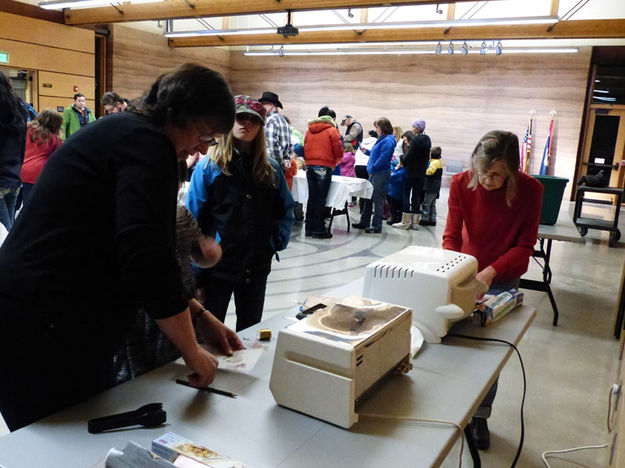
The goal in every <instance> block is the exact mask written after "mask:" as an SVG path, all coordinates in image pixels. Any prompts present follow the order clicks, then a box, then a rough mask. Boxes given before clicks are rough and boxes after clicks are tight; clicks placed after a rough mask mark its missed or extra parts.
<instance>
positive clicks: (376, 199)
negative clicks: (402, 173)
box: [360, 170, 391, 231]
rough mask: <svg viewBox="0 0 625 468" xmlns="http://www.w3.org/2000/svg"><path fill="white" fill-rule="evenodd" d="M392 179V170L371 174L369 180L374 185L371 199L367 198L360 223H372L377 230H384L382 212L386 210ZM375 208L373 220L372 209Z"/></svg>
mask: <svg viewBox="0 0 625 468" xmlns="http://www.w3.org/2000/svg"><path fill="white" fill-rule="evenodd" d="M390 180H391V171H390V170H388V171H384V172H377V173H375V174H371V175H370V176H369V182H371V185H373V194H372V195H371V200H365V204H364V209H363V210H362V214H361V215H360V224H362V225H364V226H365V227H368V226H369V225H371V227H372V228H373V229H375V230H376V231H381V230H382V213H383V211H384V201H385V200H386V194H387V193H388V183H389V181H390ZM372 208H373V210H374V213H373V221H372V220H371V209H372Z"/></svg>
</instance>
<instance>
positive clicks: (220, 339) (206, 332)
mask: <svg viewBox="0 0 625 468" xmlns="http://www.w3.org/2000/svg"><path fill="white" fill-rule="evenodd" d="M198 325H199V327H200V331H201V332H202V336H203V337H204V340H205V341H206V342H207V343H212V344H214V345H217V346H218V347H219V348H220V349H221V350H222V351H223V352H224V353H225V354H226V355H228V356H230V355H231V354H232V353H233V351H237V350H239V349H244V348H245V347H244V346H243V343H241V340H240V339H239V337H238V336H237V334H236V333H235V332H234V331H232V330H231V329H230V328H228V327H227V326H226V325H224V324H223V323H221V322H220V321H219V320H218V319H217V318H216V317H215V316H214V315H213V314H211V313H210V312H209V311H208V310H205V311H204V312H201V314H200V316H199V319H198Z"/></svg>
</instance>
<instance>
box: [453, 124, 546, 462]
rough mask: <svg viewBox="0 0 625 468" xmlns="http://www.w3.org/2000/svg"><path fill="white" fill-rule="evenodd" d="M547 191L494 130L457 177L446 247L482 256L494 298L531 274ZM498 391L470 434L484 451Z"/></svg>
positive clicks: (509, 137) (482, 272)
mask: <svg viewBox="0 0 625 468" xmlns="http://www.w3.org/2000/svg"><path fill="white" fill-rule="evenodd" d="M542 193H543V187H542V185H541V184H540V182H538V181H537V180H536V179H534V178H533V177H530V176H528V175H527V174H525V173H523V172H521V171H520V170H519V140H518V139H517V137H516V135H514V134H513V133H510V132H504V131H501V130H492V131H490V132H488V133H487V134H486V135H484V136H483V137H482V138H481V139H480V142H479V143H478V144H477V146H476V147H475V149H474V150H473V154H472V155H471V169H469V170H468V171H465V172H462V173H460V174H457V175H455V176H454V177H453V178H452V181H451V186H450V188H449V212H448V214H447V225H446V226H445V233H444V234H443V248H444V249H448V250H455V251H457V252H463V253H466V254H469V255H472V256H474V257H475V258H477V262H478V274H477V279H479V280H480V281H483V282H484V283H486V284H487V285H488V286H489V291H488V292H489V293H490V294H498V293H500V292H502V291H505V290H508V289H511V288H517V287H518V286H519V281H520V278H521V276H522V275H523V274H524V273H525V272H526V271H527V267H528V264H529V259H530V257H531V256H532V253H533V252H534V244H536V238H537V235H538V222H539V220H540V210H541V206H542ZM496 392H497V382H495V384H494V385H493V386H492V388H491V389H490V391H489V392H488V394H487V396H486V398H485V399H484V401H482V403H481V405H480V408H479V409H478V411H477V412H476V413H475V415H474V416H473V420H472V422H471V431H472V434H473V437H474V438H475V442H476V445H477V447H478V448H479V449H482V450H486V449H487V448H488V447H489V446H490V433H489V432H488V426H487V424H486V418H488V417H489V416H490V412H491V407H492V403H493V400H494V399H495V394H496Z"/></svg>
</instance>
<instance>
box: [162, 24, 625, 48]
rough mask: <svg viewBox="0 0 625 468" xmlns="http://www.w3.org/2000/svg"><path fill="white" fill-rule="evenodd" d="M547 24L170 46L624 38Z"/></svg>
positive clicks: (597, 27)
mask: <svg viewBox="0 0 625 468" xmlns="http://www.w3.org/2000/svg"><path fill="white" fill-rule="evenodd" d="M549 29H550V28H549V25H544V24H531V25H505V26H471V27H468V26H465V27H460V26H454V27H452V28H449V29H447V28H440V27H439V28H422V29H421V28H418V29H408V28H406V29H386V30H384V29H382V30H380V29H378V30H368V31H362V32H355V31H318V32H317V31H315V32H303V33H300V34H298V35H297V36H294V37H283V36H281V35H279V34H277V33H276V34H258V35H249V36H247V35H246V36H220V37H217V36H204V37H184V38H182V37H181V38H175V39H169V45H170V46H171V47H202V46H244V45H271V44H324V43H325V44H328V43H350V42H352V43H354V42H355V43H366V42H406V41H451V40H454V41H457V40H503V39H588V38H600V39H604V38H625V20H622V19H613V20H576V21H563V22H561V23H557V24H556V25H555V26H554V27H553V28H551V30H549Z"/></svg>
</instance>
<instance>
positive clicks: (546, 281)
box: [519, 238, 559, 327]
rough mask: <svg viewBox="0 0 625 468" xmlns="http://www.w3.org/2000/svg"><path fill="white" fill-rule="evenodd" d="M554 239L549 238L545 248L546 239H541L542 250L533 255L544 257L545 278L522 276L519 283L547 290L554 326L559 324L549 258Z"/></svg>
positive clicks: (539, 289) (534, 289)
mask: <svg viewBox="0 0 625 468" xmlns="http://www.w3.org/2000/svg"><path fill="white" fill-rule="evenodd" d="M552 240H553V239H547V249H546V250H545V248H544V246H545V244H544V241H545V239H542V238H541V239H539V243H540V250H535V251H534V255H533V257H537V258H542V259H543V260H544V265H543V267H542V269H543V280H542V281H535V280H530V279H523V278H521V284H520V285H519V286H520V287H521V288H524V289H531V290H532V291H543V292H546V293H547V295H548V296H549V302H550V303H551V308H552V309H553V326H554V327H557V326H558V318H559V314H558V306H557V304H556V299H555V297H553V292H552V291H551V276H552V274H551V266H549V260H550V258H551V242H552Z"/></svg>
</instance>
